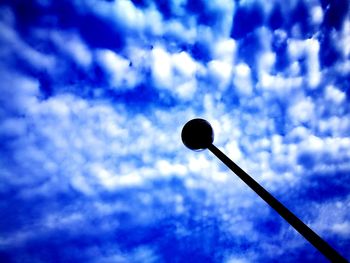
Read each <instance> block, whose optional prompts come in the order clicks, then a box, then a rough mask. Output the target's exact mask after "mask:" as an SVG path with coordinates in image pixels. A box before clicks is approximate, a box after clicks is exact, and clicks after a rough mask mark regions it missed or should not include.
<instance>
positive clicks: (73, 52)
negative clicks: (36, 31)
mask: <svg viewBox="0 0 350 263" xmlns="http://www.w3.org/2000/svg"><path fill="white" fill-rule="evenodd" d="M45 34H49V35H50V37H51V38H52V39H53V41H54V42H55V43H56V45H57V46H58V47H59V48H60V49H61V50H63V52H65V53H67V54H68V55H69V56H70V57H72V58H73V59H74V60H75V61H76V62H77V63H78V64H80V65H81V66H83V67H88V66H90V64H91V62H92V54H91V52H90V50H89V49H88V47H87V46H86V44H85V43H84V42H83V41H82V40H81V39H80V38H79V37H78V36H77V35H76V34H74V33H70V34H65V33H60V32H49V33H48V32H45Z"/></svg>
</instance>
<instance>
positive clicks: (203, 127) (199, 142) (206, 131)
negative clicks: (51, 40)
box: [181, 119, 348, 263]
mask: <svg viewBox="0 0 350 263" xmlns="http://www.w3.org/2000/svg"><path fill="white" fill-rule="evenodd" d="M181 137H182V141H183V143H184V144H185V145H186V146H187V147H188V148H190V149H191V150H195V151H200V150H204V149H209V151H211V152H212V153H213V154H214V155H215V156H216V157H217V158H219V159H220V160H221V161H222V162H223V163H224V164H225V165H226V166H227V167H228V168H230V169H231V170H232V172H234V173H235V174H236V175H237V176H238V177H239V178H241V180H242V181H243V182H245V183H246V184H247V185H248V186H249V187H250V188H251V189H252V190H253V191H254V192H255V193H257V194H258V195H259V196H260V197H261V198H262V199H263V200H264V201H265V202H266V203H267V204H268V205H270V206H271V207H272V208H273V209H275V211H276V212H277V213H278V214H279V215H280V216H281V217H283V218H284V219H285V220H286V221H287V222H288V223H289V224H290V225H291V226H292V227H294V229H295V230H296V231H298V232H299V233H300V234H301V235H302V236H303V237H304V238H305V239H306V240H308V241H309V242H310V243H311V244H312V245H313V246H314V247H315V248H317V249H318V250H319V251H320V252H321V253H322V254H323V255H324V256H325V257H326V258H328V259H329V260H330V261H331V262H339V263H342V262H348V261H347V260H346V259H345V258H344V257H343V256H342V255H340V254H339V253H338V252H337V251H336V250H335V249H334V248H333V247H331V246H330V245H329V244H328V243H327V242H326V241H325V240H323V239H322V238H321V237H320V236H319V235H317V234H316V233H315V232H314V231H313V230H312V229H311V228H309V227H308V226H307V225H306V224H304V223H303V221H301V220H300V219H299V218H298V217H297V216H296V215H294V214H293V213H292V212H291V211H290V210H289V209H288V208H286V207H285V206H284V205H283V204H282V203H281V202H279V201H278V200H277V199H276V198H275V197H273V196H272V195H271V194H270V193H269V192H268V191H267V190H265V189H264V188H263V187H262V186H261V185H260V184H259V183H258V182H256V181H255V180H254V179H253V178H252V177H251V176H249V175H248V174H247V173H246V172H245V171H244V170H243V169H241V168H240V167H239V166H238V165H237V164H235V163H234V162H233V161H232V160H231V159H230V158H228V157H227V156H226V155H225V154H224V153H223V152H222V151H220V150H219V149H218V148H217V147H216V146H215V145H214V144H213V141H214V133H213V129H212V128H211V126H210V124H209V123H208V122H207V121H206V120H203V119H193V120H191V121H189V122H187V123H186V124H185V126H184V128H183V130H182V134H181Z"/></svg>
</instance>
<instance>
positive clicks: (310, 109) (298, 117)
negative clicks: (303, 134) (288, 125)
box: [289, 98, 315, 125]
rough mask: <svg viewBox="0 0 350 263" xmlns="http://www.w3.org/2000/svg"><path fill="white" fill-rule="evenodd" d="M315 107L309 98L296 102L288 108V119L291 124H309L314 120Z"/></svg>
mask: <svg viewBox="0 0 350 263" xmlns="http://www.w3.org/2000/svg"><path fill="white" fill-rule="evenodd" d="M314 112H315V105H314V103H313V102H312V100H311V99H310V98H306V99H304V100H300V101H298V102H297V103H296V104H294V105H292V106H291V107H290V108H289V117H290V120H291V122H292V123H294V124H296V125H299V124H301V123H303V124H305V123H310V122H313V121H314V120H315V115H314Z"/></svg>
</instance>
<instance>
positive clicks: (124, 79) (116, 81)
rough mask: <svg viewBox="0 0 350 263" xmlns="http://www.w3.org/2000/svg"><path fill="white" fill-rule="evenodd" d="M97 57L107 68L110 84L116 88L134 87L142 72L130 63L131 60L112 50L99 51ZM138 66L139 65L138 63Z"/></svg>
mask: <svg viewBox="0 0 350 263" xmlns="http://www.w3.org/2000/svg"><path fill="white" fill-rule="evenodd" d="M97 58H98V60H99V61H100V64H101V65H102V67H103V68H104V69H105V70H106V73H107V75H108V77H109V82H110V85H111V86H112V87H113V88H115V89H130V88H134V87H135V86H136V85H137V84H138V83H139V82H140V79H141V76H140V75H141V74H140V73H139V72H138V71H136V69H135V68H134V67H132V66H131V65H130V61H129V60H128V59H126V58H123V57H122V56H119V55H118V54H117V53H115V52H113V51H111V50H99V51H97ZM136 66H137V65H136Z"/></svg>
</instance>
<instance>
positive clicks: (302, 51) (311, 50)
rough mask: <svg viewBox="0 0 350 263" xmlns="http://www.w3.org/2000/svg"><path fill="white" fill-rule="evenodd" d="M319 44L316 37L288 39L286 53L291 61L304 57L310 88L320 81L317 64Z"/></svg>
mask: <svg viewBox="0 0 350 263" xmlns="http://www.w3.org/2000/svg"><path fill="white" fill-rule="evenodd" d="M319 52H320V44H319V42H318V40H317V39H314V38H310V39H306V40H296V39H290V40H289V41H288V53H289V55H290V58H291V59H292V61H296V60H298V59H301V58H303V57H305V58H306V59H307V61H306V66H307V76H306V77H307V83H308V85H309V86H310V87H311V88H316V87H317V86H318V85H319V83H320V81H321V72H320V65H319Z"/></svg>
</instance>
